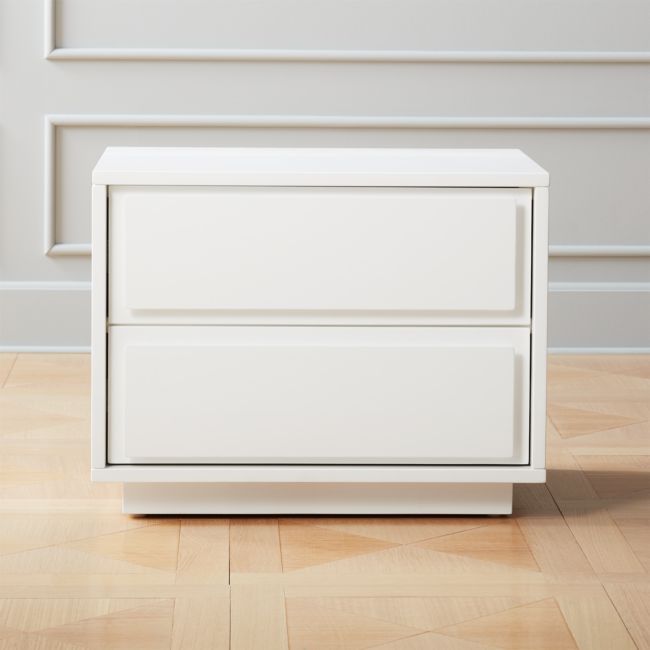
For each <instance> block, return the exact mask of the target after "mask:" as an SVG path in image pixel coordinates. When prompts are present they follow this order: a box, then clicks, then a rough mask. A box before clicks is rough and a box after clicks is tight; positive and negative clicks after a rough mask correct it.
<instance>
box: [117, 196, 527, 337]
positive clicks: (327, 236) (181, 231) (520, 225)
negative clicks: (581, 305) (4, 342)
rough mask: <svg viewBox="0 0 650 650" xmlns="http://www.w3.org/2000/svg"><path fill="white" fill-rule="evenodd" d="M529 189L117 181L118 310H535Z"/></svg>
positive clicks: (366, 319) (299, 317)
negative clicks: (191, 184) (120, 183)
mask: <svg viewBox="0 0 650 650" xmlns="http://www.w3.org/2000/svg"><path fill="white" fill-rule="evenodd" d="M530 258H531V190H529V189H472V188H469V189H463V188H460V189H444V188H443V189H427V188H339V187H331V188H323V187H318V188H316V187H314V188H311V187H304V188H297V187H296V188H293V187H287V188H270V187H245V188H234V187H189V186H187V187H167V186H163V187H144V186H143V187H138V186H135V187H131V186H128V187H127V186H113V187H111V188H110V191H109V321H110V322H111V323H114V324H117V323H119V324H128V323H150V324H155V323H161V324H163V323H165V324H172V323H175V324H188V323H206V324H207V323H274V322H277V323H297V324H298V323H304V324H305V323H306V324H309V323H322V324H327V323H346V324H350V323H378V324H383V323H385V324H396V323H403V324H408V323H421V324H474V323H475V324H479V323H480V324H503V325H513V324H521V325H525V324H528V323H529V321H530V274H531V271H530V269H531V259H530Z"/></svg>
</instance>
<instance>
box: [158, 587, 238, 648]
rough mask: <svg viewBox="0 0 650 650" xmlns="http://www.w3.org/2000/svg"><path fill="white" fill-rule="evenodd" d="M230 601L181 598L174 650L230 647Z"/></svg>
mask: <svg viewBox="0 0 650 650" xmlns="http://www.w3.org/2000/svg"><path fill="white" fill-rule="evenodd" d="M229 646H230V602H229V599H228V598H227V597H226V598H223V597H222V598H206V597H203V598H177V599H176V601H175V603H174V624H173V629H172V644H171V650H190V649H191V650H226V648H228V647H229Z"/></svg>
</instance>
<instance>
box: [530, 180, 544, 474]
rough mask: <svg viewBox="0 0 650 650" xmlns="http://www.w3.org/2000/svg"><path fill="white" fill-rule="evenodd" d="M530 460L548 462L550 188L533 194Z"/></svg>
mask: <svg viewBox="0 0 650 650" xmlns="http://www.w3.org/2000/svg"><path fill="white" fill-rule="evenodd" d="M532 290H533V293H532V337H531V385H530V391H531V393H530V394H531V399H530V437H531V440H530V442H531V444H530V464H531V466H532V467H535V468H539V469H543V468H544V467H545V466H546V329H547V327H546V320H547V294H548V188H546V187H537V188H535V191H534V194H533V286H532Z"/></svg>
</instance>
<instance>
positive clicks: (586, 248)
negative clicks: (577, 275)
mask: <svg viewBox="0 0 650 650" xmlns="http://www.w3.org/2000/svg"><path fill="white" fill-rule="evenodd" d="M549 256H550V257H650V244H648V245H641V246H639V245H636V244H615V245H611V244H555V245H552V246H549Z"/></svg>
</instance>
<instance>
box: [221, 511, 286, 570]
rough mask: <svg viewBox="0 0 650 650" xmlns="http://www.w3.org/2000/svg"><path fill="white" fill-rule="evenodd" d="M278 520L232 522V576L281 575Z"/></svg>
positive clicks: (234, 520)
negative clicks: (259, 573)
mask: <svg viewBox="0 0 650 650" xmlns="http://www.w3.org/2000/svg"><path fill="white" fill-rule="evenodd" d="M281 571H282V558H281V555H280V533H279V531H278V520H277V519H232V520H231V522H230V572H231V573H251V572H252V573H258V572H281Z"/></svg>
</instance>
